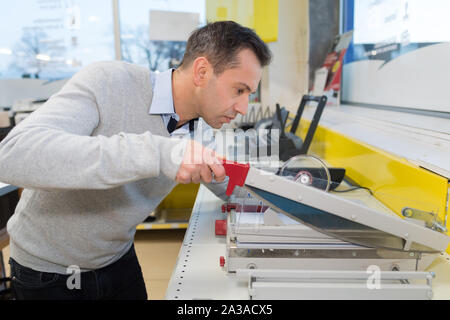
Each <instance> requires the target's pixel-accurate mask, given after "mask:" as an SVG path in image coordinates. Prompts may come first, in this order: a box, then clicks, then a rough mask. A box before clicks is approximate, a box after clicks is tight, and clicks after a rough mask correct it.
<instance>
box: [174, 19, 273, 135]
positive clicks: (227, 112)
mask: <svg viewBox="0 0 450 320" xmlns="http://www.w3.org/2000/svg"><path fill="white" fill-rule="evenodd" d="M271 57H272V55H271V52H270V50H269V48H268V47H267V45H266V44H265V43H264V42H263V41H262V40H261V39H260V38H259V37H258V35H256V33H255V32H254V31H252V30H251V29H249V28H245V27H243V26H241V25H239V24H237V23H235V22H232V21H222V22H215V23H211V24H208V25H206V26H204V27H202V28H200V29H197V30H196V31H194V32H193V33H192V35H191V36H190V37H189V40H188V42H187V46H186V52H185V54H184V57H183V61H182V63H181V65H180V70H189V71H190V73H191V74H192V79H193V82H194V86H195V94H196V96H197V103H198V108H199V110H198V112H199V114H200V116H201V117H202V118H204V119H205V121H206V122H207V123H208V124H209V125H211V126H212V127H213V128H220V127H221V126H222V124H223V123H227V122H230V120H231V119H233V118H234V117H236V115H237V114H238V113H240V114H245V113H246V112H247V108H248V100H249V95H250V94H251V93H252V92H254V91H256V89H257V88H258V84H259V82H260V80H261V75H262V68H263V67H264V66H266V65H268V64H269V63H270V60H271Z"/></svg>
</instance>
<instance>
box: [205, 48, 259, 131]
mask: <svg viewBox="0 0 450 320" xmlns="http://www.w3.org/2000/svg"><path fill="white" fill-rule="evenodd" d="M238 61H239V65H238V66H237V67H234V68H231V69H226V70H225V71H224V72H222V73H221V74H220V75H219V76H216V75H215V74H214V73H213V74H212V76H211V78H210V80H209V82H208V84H207V86H206V87H205V88H204V89H205V90H204V94H203V99H202V103H201V109H202V110H201V113H202V114H201V116H202V118H203V119H205V121H206V122H207V123H208V124H209V125H210V126H211V127H213V128H216V129H219V128H220V127H222V125H223V124H224V123H229V122H230V121H231V120H233V119H234V118H235V117H236V116H237V114H242V115H245V114H246V113H247V109H248V101H249V95H250V94H251V93H252V92H255V91H256V89H257V88H258V84H259V82H260V81H261V75H262V67H261V65H260V63H259V60H258V58H257V57H256V55H255V54H254V53H253V52H252V51H251V50H249V49H244V50H242V51H240V52H239V54H238Z"/></svg>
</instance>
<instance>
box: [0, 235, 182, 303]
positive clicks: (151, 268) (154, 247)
mask: <svg viewBox="0 0 450 320" xmlns="http://www.w3.org/2000/svg"><path fill="white" fill-rule="evenodd" d="M185 232H186V230H141V231H137V233H136V237H135V242H134V243H135V249H136V254H137V256H138V258H139V262H140V264H141V268H142V273H143V274H144V280H145V285H146V286H147V294H148V299H149V300H161V299H164V296H165V294H166V289H167V285H168V284H169V280H170V277H171V275H172V270H173V269H174V267H175V263H176V261H177V257H178V252H179V250H180V247H181V244H182V242H183V238H184V233H185ZM3 258H4V261H5V269H6V272H7V274H8V275H9V265H8V260H9V247H6V248H4V249H3Z"/></svg>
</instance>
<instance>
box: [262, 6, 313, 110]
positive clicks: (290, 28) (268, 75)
mask: <svg viewBox="0 0 450 320" xmlns="http://www.w3.org/2000/svg"><path fill="white" fill-rule="evenodd" d="M308 10H309V1H308V0H280V1H279V8H278V12H279V19H278V21H279V25H278V41H276V42H271V43H269V48H270V49H271V50H272V53H273V60H272V63H271V65H270V66H269V67H268V68H266V69H265V70H264V73H263V79H262V83H261V100H262V105H263V107H265V106H267V105H269V106H270V107H271V108H272V109H273V110H274V109H275V104H276V103H280V105H281V106H284V107H286V108H287V109H289V110H290V111H292V112H296V111H297V107H298V105H299V103H300V100H301V97H302V95H303V94H305V93H307V92H308V77H309V70H308V69H309V68H308V58H309V53H308V52H309V49H308V48H309V18H308V17H309V14H308Z"/></svg>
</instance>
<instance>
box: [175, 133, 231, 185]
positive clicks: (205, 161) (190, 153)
mask: <svg viewBox="0 0 450 320" xmlns="http://www.w3.org/2000/svg"><path fill="white" fill-rule="evenodd" d="M222 160H223V158H222V157H221V156H219V155H218V154H217V153H215V152H214V151H213V150H212V149H209V148H206V147H204V146H203V145H201V144H200V143H198V142H195V141H193V140H191V141H189V142H188V145H187V147H186V151H185V153H184V156H183V161H182V162H181V165H180V168H179V169H178V172H177V176H176V178H175V181H177V182H178V183H182V184H188V183H191V182H192V183H199V182H205V183H211V182H212V179H213V175H214V179H215V180H216V181H217V182H222V181H223V180H224V179H225V168H224V167H223V165H222Z"/></svg>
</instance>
